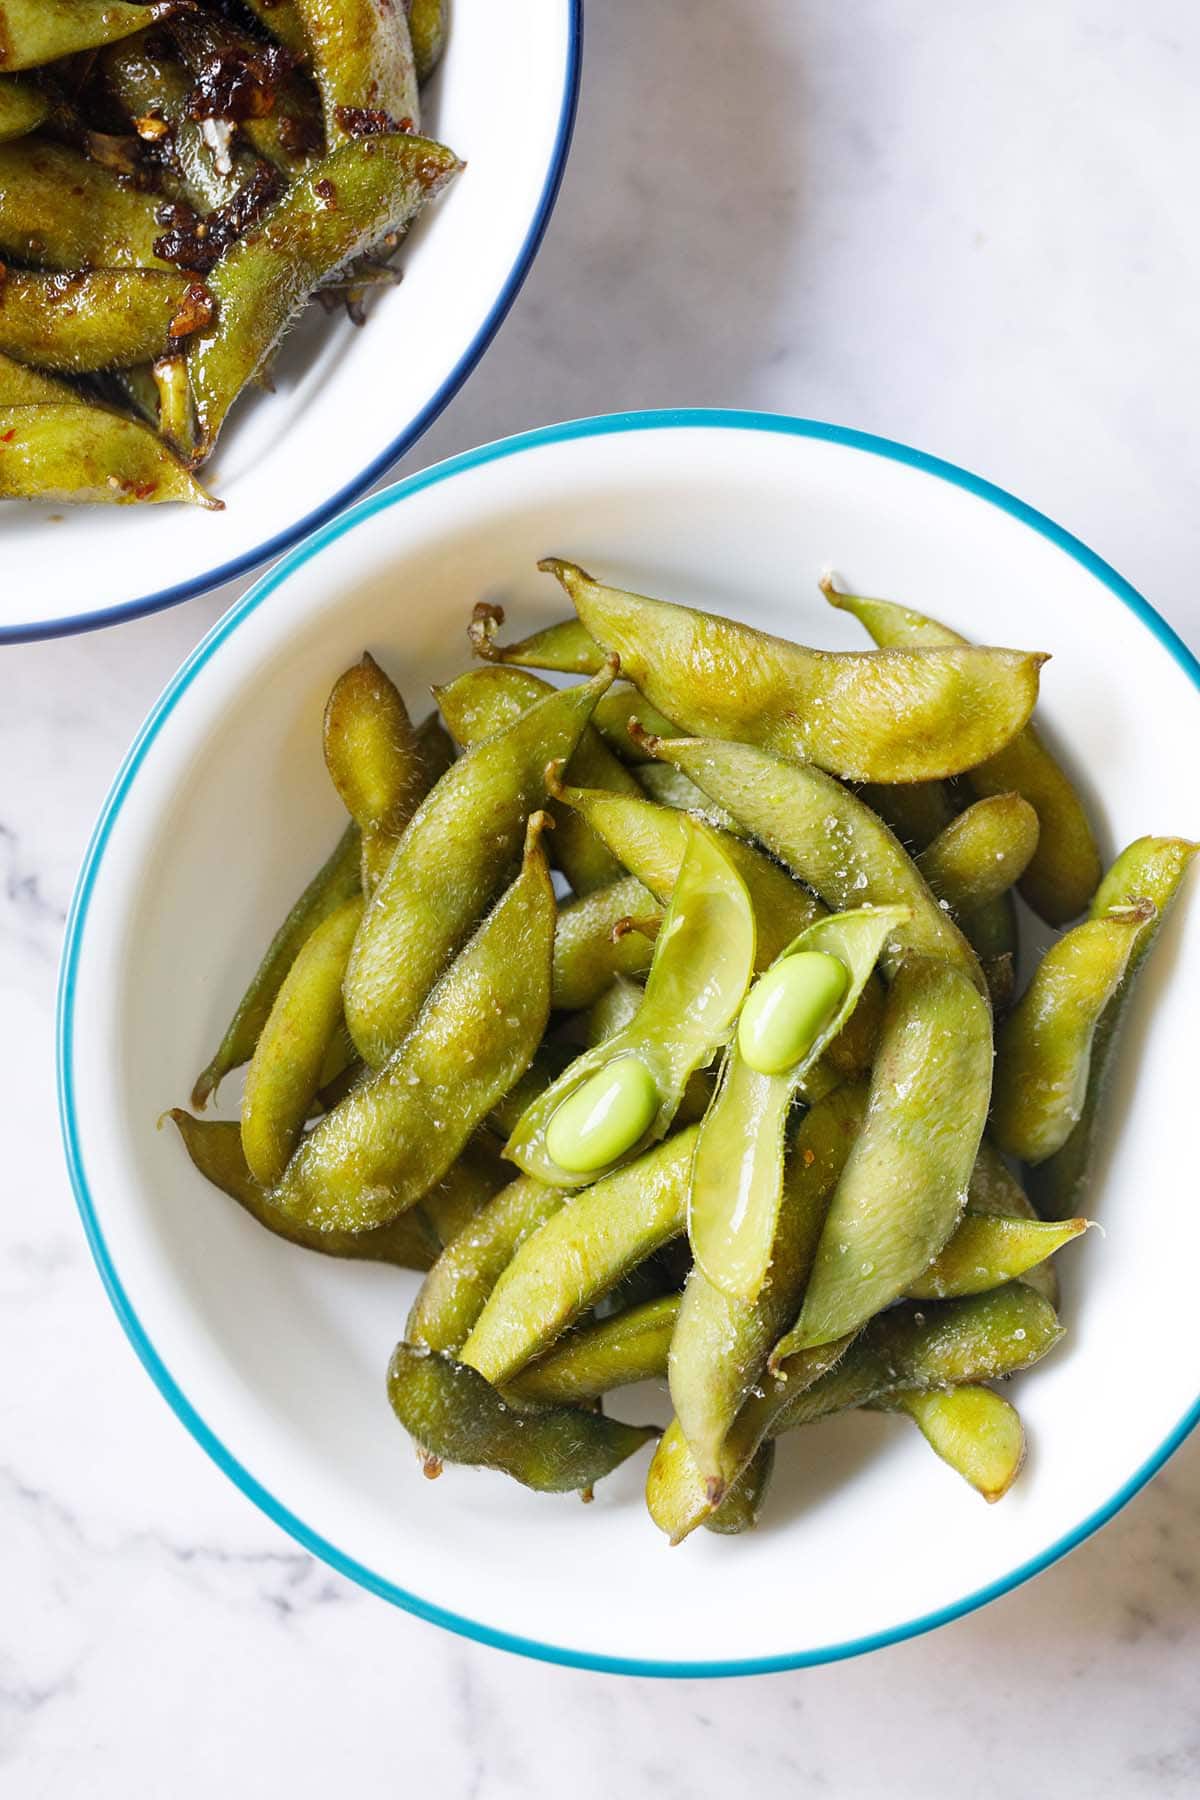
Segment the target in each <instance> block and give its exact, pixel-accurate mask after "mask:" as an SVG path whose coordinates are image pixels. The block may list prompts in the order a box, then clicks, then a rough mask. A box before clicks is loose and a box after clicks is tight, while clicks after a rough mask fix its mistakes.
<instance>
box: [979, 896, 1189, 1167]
mask: <svg viewBox="0 0 1200 1800" xmlns="http://www.w3.org/2000/svg"><path fill="white" fill-rule="evenodd" d="M1154 917H1155V906H1154V902H1153V901H1152V900H1141V899H1139V900H1135V901H1133V902H1132V903H1131V904H1130V905H1128V906H1121V907H1114V908H1113V909H1112V910H1111V911H1109V912H1107V913H1105V914H1103V915H1102V916H1101V917H1099V918H1096V919H1088V920H1085V922H1084V923H1083V924H1082V925H1076V926H1075V927H1074V929H1073V930H1071V931H1068V932H1067V933H1066V935H1065V937H1061V938H1059V940H1058V942H1057V943H1056V944H1052V945H1051V946H1050V948H1049V950H1047V952H1046V954H1045V956H1044V957H1043V958H1042V960H1041V962H1040V963H1039V964H1038V967H1037V969H1036V970H1035V972H1034V976H1033V980H1032V981H1031V982H1030V984H1029V986H1028V987H1027V988H1026V990H1025V992H1024V994H1023V995H1022V996H1021V998H1020V1000H1019V1001H1018V1002H1017V1004H1016V1006H1015V1007H1014V1008H1013V1010H1012V1012H1011V1013H1010V1014H1009V1016H1008V1018H1007V1019H1006V1020H1005V1021H1004V1023H1003V1025H1002V1026H1001V1027H1000V1030H999V1032H998V1033H997V1036H996V1083H995V1092H994V1094H993V1096H992V1135H993V1137H994V1138H995V1140H996V1142H997V1144H998V1145H999V1146H1000V1148H1001V1150H1006V1151H1007V1152H1008V1153H1009V1155H1010V1156H1019V1157H1020V1158H1021V1160H1022V1162H1027V1163H1040V1162H1045V1160H1046V1158H1047V1157H1048V1156H1053V1155H1054V1152H1055V1151H1056V1150H1061V1149H1062V1147H1063V1145H1064V1144H1065V1143H1066V1141H1067V1139H1068V1138H1069V1137H1070V1135H1071V1132H1072V1131H1073V1130H1074V1128H1075V1126H1076V1124H1077V1123H1078V1121H1079V1119H1080V1117H1081V1115H1082V1113H1083V1107H1084V1102H1085V1100H1086V1098H1087V1087H1088V1075H1089V1072H1090V1069H1091V1060H1092V1040H1093V1038H1094V1036H1095V1032H1096V1027H1097V1026H1098V1024H1099V1022H1100V1018H1101V1016H1102V1014H1103V1012H1104V1009H1105V1007H1106V1006H1107V1005H1108V1004H1109V1002H1110V1001H1111V1000H1112V998H1113V996H1114V995H1115V994H1116V992H1117V990H1118V988H1119V987H1120V985H1121V981H1122V978H1123V977H1124V974H1125V968H1126V964H1127V963H1128V961H1129V958H1130V956H1131V954H1132V952H1133V947H1134V944H1135V943H1136V941H1137V939H1138V937H1139V936H1140V934H1141V932H1142V931H1143V930H1144V929H1145V928H1146V926H1147V925H1148V924H1149V923H1150V922H1151V921H1152V920H1153V919H1154Z"/></svg>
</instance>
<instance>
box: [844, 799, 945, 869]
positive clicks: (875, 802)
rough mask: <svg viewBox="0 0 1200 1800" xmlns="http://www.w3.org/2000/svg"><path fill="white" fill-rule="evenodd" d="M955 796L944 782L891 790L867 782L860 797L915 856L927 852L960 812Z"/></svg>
mask: <svg viewBox="0 0 1200 1800" xmlns="http://www.w3.org/2000/svg"><path fill="white" fill-rule="evenodd" d="M951 792H952V790H951V789H950V787H949V786H948V785H947V784H946V782H944V781H908V782H901V783H899V784H897V785H895V786H890V787H889V786H886V785H885V784H883V783H881V782H876V781H865V782H863V784H862V786H861V787H860V788H859V790H858V797H859V799H860V800H861V801H863V802H864V804H865V805H867V806H869V807H870V808H871V811H872V812H875V813H878V814H879V817H880V818H881V819H882V820H883V822H884V824H885V825H886V826H887V828H888V830H889V831H890V832H892V834H893V835H894V836H895V837H898V838H899V839H900V842H901V843H902V844H903V845H904V847H905V849H906V850H908V851H909V852H910V853H911V854H913V855H915V854H916V853H917V852H918V851H921V850H925V849H927V848H928V846H929V845H930V844H932V842H933V840H934V838H935V837H937V836H938V834H939V832H943V831H945V829H946V827H947V825H949V824H950V823H951V821H952V820H953V819H954V817H955V813H956V811H957V808H956V807H955V804H954V801H953V799H952V798H951Z"/></svg>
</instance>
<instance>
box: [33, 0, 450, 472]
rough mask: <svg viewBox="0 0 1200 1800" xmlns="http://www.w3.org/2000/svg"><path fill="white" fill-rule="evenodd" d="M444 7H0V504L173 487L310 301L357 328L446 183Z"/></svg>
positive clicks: (345, 0) (88, 0)
mask: <svg viewBox="0 0 1200 1800" xmlns="http://www.w3.org/2000/svg"><path fill="white" fill-rule="evenodd" d="M444 5H445V0H250V4H249V6H248V8H247V9H246V14H245V19H244V21H243V22H242V23H238V22H237V21H236V19H235V16H234V12H233V11H231V9H230V8H229V7H227V6H225V5H223V4H220V3H219V0H150V3H149V4H147V3H144V0H143V3H141V4H113V3H112V0H6V3H5V4H4V5H3V6H2V7H0V258H3V259H4V260H3V262H0V499H25V500H32V499H37V500H53V501H57V502H87V501H92V502H105V503H110V504H115V505H127V504H145V503H160V502H164V501H184V502H187V503H190V504H192V505H197V506H205V507H209V508H217V507H219V506H220V504H221V502H219V501H217V500H214V499H213V497H212V496H211V494H209V493H208V492H207V490H206V489H205V488H204V487H202V486H201V484H200V482H199V481H198V480H197V478H196V475H195V470H196V469H198V468H199V467H200V465H201V464H202V463H203V462H205V461H206V459H207V458H208V456H209V455H210V454H211V452H212V450H213V447H214V445H215V444H216V441H217V436H218V433H219V432H220V430H221V427H222V425H223V424H224V421H225V418H226V415H227V414H228V412H229V410H230V408H231V407H232V406H233V404H234V402H235V401H236V399H237V398H238V396H239V394H241V393H242V392H243V391H244V390H245V389H246V388H247V387H248V386H249V385H250V384H251V383H253V382H258V383H259V384H261V385H268V386H269V368H270V363H271V360H272V358H273V356H274V354H275V351H276V350H277V348H278V345H279V342H280V340H281V339H282V337H283V335H284V333H285V332H286V331H287V330H288V328H289V326H290V325H291V324H292V322H293V320H294V319H295V317H296V314H297V313H298V312H299V310H300V309H301V307H302V306H303V304H304V302H305V301H306V300H308V299H309V297H310V296H311V295H313V294H319V296H320V298H321V299H322V300H323V301H324V302H325V304H326V305H327V306H333V305H335V304H341V303H342V302H344V303H345V305H346V307H347V308H348V310H349V312H350V315H351V317H352V318H354V319H356V320H357V321H359V322H361V320H362V317H363V303H364V300H365V297H366V295H367V293H368V292H369V290H370V289H371V288H372V287H376V286H379V285H382V284H386V283H388V282H391V281H394V280H396V279H397V276H396V272H395V269H394V267H393V266H392V264H391V258H392V256H393V254H394V252H395V250H396V249H397V247H398V246H399V243H400V240H401V237H402V236H403V234H404V232H405V231H406V230H407V229H408V227H409V225H410V224H411V222H412V220H413V219H414V218H415V217H416V215H417V214H418V213H419V212H420V211H421V209H422V208H423V207H424V206H425V205H426V204H427V203H428V202H429V201H430V200H431V199H433V198H434V196H435V195H437V194H438V193H440V192H441V191H442V189H443V188H445V187H446V186H447V184H448V183H449V182H450V181H452V180H453V178H454V177H455V175H457V173H458V171H459V169H460V167H461V164H460V163H459V161H458V158H457V157H456V156H455V155H454V153H453V152H452V151H451V150H448V149H446V147H445V146H444V145H442V144H437V143H434V142H432V141H431V140H429V139H427V138H424V137H422V136H421V135H420V118H421V100H420V84H421V83H422V82H423V81H425V80H426V79H427V78H428V76H429V75H431V74H432V73H433V70H434V69H435V68H436V66H437V63H438V60H439V58H440V56H441V52H442V45H443V39H444V35H445V16H444Z"/></svg>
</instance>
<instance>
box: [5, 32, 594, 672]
mask: <svg viewBox="0 0 1200 1800" xmlns="http://www.w3.org/2000/svg"><path fill="white" fill-rule="evenodd" d="M581 5H582V0H514V3H513V4H511V5H507V6H498V5H497V4H496V0H454V12H453V19H452V21H451V29H450V33H449V36H448V39H447V43H446V54H445V58H444V61H443V64H442V67H441V68H440V69H439V71H438V73H437V75H436V76H435V78H434V80H433V81H432V82H431V84H430V86H429V89H428V98H427V103H426V108H425V114H424V118H423V128H424V129H425V130H426V131H427V132H428V133H429V134H430V135H432V136H435V137H439V138H441V139H442V140H443V141H444V142H446V143H448V144H450V145H452V146H453V148H454V149H455V150H456V151H457V152H458V154H459V155H460V156H461V157H463V158H464V159H465V160H466V162H467V165H468V166H467V168H466V169H465V170H464V172H463V173H462V174H461V175H460V176H459V177H458V179H457V181H455V182H454V184H453V185H452V187H451V188H450V190H449V192H448V193H446V194H444V195H443V196H442V197H441V199H440V200H438V201H436V202H435V203H434V205H433V207H432V208H431V209H430V211H429V213H428V215H427V216H426V217H425V218H423V219H422V220H421V221H420V223H419V224H418V225H417V227H416V229H415V230H414V231H413V233H412V236H411V238H410V239H409V241H408V242H407V243H406V245H405V246H404V248H403V250H402V252H401V259H402V261H401V266H402V267H403V270H404V279H403V281H402V282H401V283H400V285H399V286H398V287H396V288H392V289H387V290H383V291H381V292H379V293H378V294H376V295H375V296H374V297H373V298H372V300H371V302H370V305H369V309H368V310H369V319H368V323H367V325H366V326H365V327H363V328H362V329H361V330H360V329H357V328H356V327H355V326H353V325H351V323H350V322H349V320H348V319H347V318H346V317H345V316H344V315H342V316H330V315H327V314H326V313H324V312H323V311H322V310H321V309H320V308H319V307H310V308H309V309H308V311H307V312H306V313H305V315H304V317H303V319H302V320H301V322H300V323H299V325H298V326H297V327H296V329H295V330H294V331H293V332H291V333H290V334H289V336H288V337H287V339H286V340H285V343H284V347H283V349H282V351H281V353H280V356H279V359H278V362H277V363H276V365H275V367H274V369H273V371H272V375H273V379H274V382H275V392H274V393H273V394H253V395H251V396H248V397H245V398H243V399H242V400H241V401H240V402H239V403H238V406H237V408H236V410H235V411H234V413H233V414H232V415H231V417H230V420H229V423H228V424H227V426H226V428H225V431H224V432H223V434H222V437H221V442H220V444H219V446H218V449H217V452H216V454H215V455H214V457H213V459H212V462H211V463H210V464H209V465H208V467H207V469H206V471H205V479H206V480H207V479H209V477H211V485H212V488H213V491H214V492H215V493H216V494H218V495H219V496H220V498H221V499H222V500H224V502H225V510H224V512H220V513H213V512H205V511H203V510H202V509H200V508H198V507H184V506H158V507H151V506H125V507H103V506H79V507H62V506H42V505H36V504H31V505H27V506H26V505H22V506H16V505H8V506H5V507H3V508H2V509H0V543H2V544H3V553H4V579H3V580H2V581H0V643H3V642H4V641H5V640H19V639H22V638H31V637H47V636H53V635H55V634H57V633H62V632H69V631H83V630H87V629H89V628H91V627H92V626H96V625H108V624H114V623H116V622H117V621H118V620H120V619H128V618H135V617H137V616H138V615H139V614H141V613H146V612H153V611H154V610H156V609H157V608H158V607H161V606H171V605H173V604H175V602H177V601H180V600H187V599H190V598H191V597H192V596H193V595H195V594H201V593H204V592H206V591H207V590H208V589H209V588H213V587H216V586H218V585H219V584H220V583H221V582H223V581H229V580H232V579H233V578H234V577H235V576H237V575H243V574H245V573H247V572H248V571H249V570H251V569H253V568H255V567H257V566H258V564H260V563H263V562H266V561H267V560H268V558H270V557H273V556H278V555H279V554H280V552H281V551H284V550H286V549H288V548H289V547H290V546H291V545H292V544H295V543H298V542H299V541H300V539H301V538H302V537H304V536H306V535H307V534H308V533H309V532H311V531H313V530H315V529H316V527H317V526H319V525H322V524H324V522H325V521H326V520H327V519H331V518H332V517H333V516H334V514H335V513H336V512H338V511H339V510H340V509H341V508H342V507H344V506H346V505H347V504H348V503H349V502H350V501H351V500H355V499H357V498H358V496H359V495H360V494H363V493H365V492H366V490H367V488H368V487H369V486H370V485H371V483H372V482H373V481H377V480H378V479H379V477H380V476H381V475H383V474H384V473H385V472H386V471H387V470H388V469H389V468H390V467H391V466H392V464H393V463H394V462H395V461H396V460H397V458H399V457H400V456H402V455H403V454H404V452H405V451H406V450H408V449H409V448H411V446H412V445H413V444H414V443H415V442H416V440H417V439H418V438H419V437H420V436H421V433H422V432H423V431H425V430H426V429H427V428H428V426H429V425H431V424H432V423H433V421H434V419H435V418H436V417H437V415H438V414H439V412H441V410H442V408H443V407H444V406H445V405H446V404H447V402H448V401H449V400H450V399H451V398H452V396H453V395H454V394H455V393H456V392H457V390H458V388H459V387H460V386H461V384H462V382H463V381H465V379H466V377H467V376H468V375H469V374H470V372H471V370H472V369H473V368H474V367H475V364H476V363H477V362H478V361H479V358H480V357H481V356H482V354H483V352H484V351H485V350H486V348H487V346H488V344H489V343H490V342H491V339H492V337H493V335H494V333H495V332H496V330H497V328H498V327H499V325H500V323H501V321H502V320H503V318H504V315H505V314H506V313H507V311H508V309H509V307H510V306H511V305H512V302H513V300H514V299H515V298H516V295H517V293H518V291H519V290H520V286H521V283H522V281H523V280H524V279H525V276H526V274H527V273H528V270H529V267H530V265H531V263H532V261H533V258H534V255H535V254H536V252H537V248H538V245H539V243H540V242H541V238H542V233H543V232H544V231H545V228H546V224H547V222H548V220H549V217H550V213H551V210H552V209H553V206H554V200H555V197H556V195H557V192H558V185H559V182H560V180H561V178H562V172H563V168H564V166H565V164H566V158H567V151H568V148H569V145H570V139H571V127H572V125H573V122H574V116H575V102H576V98H577V95H578V87H579V58H580V38H581V28H582V27H581Z"/></svg>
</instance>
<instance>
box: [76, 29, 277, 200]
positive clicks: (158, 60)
mask: <svg viewBox="0 0 1200 1800" xmlns="http://www.w3.org/2000/svg"><path fill="white" fill-rule="evenodd" d="M100 66H101V69H102V70H103V74H104V81H105V84H106V86H107V87H108V89H109V91H110V93H111V94H112V96H113V98H114V100H115V101H116V102H117V105H118V106H119V107H120V108H121V110H122V112H124V113H125V115H126V116H127V118H128V119H129V121H130V123H131V124H132V126H133V129H134V130H135V131H136V132H137V135H138V136H139V137H143V138H149V140H150V141H151V142H152V143H153V142H161V141H162V140H163V139H164V138H165V139H166V140H167V141H168V143H169V145H170V150H171V154H172V157H173V160H174V162H175V164H176V165H177V166H178V170H179V174H180V175H181V176H182V179H183V193H184V196H185V198H186V199H187V201H188V203H189V204H190V205H191V206H192V207H193V208H194V209H195V210H196V212H197V213H199V214H200V215H201V217H203V216H204V215H205V214H206V213H210V212H215V211H216V210H217V208H218V207H222V206H226V205H228V203H229V202H230V201H231V200H232V199H233V197H234V195H235V194H236V193H237V191H238V189H239V187H240V186H241V185H242V183H243V182H244V181H246V180H248V179H249V177H250V176H251V175H253V173H254V170H255V168H256V167H257V163H256V161H255V159H254V157H252V156H250V155H248V154H247V153H246V152H245V151H244V150H242V149H241V148H240V147H239V146H238V144H237V143H236V142H234V143H231V144H230V145H229V146H228V150H227V153H226V154H218V152H217V149H216V147H215V146H214V143H213V139H212V134H211V130H210V129H209V128H208V123H209V122H206V121H204V120H201V119H194V118H193V117H192V116H191V112H190V110H189V105H188V102H189V100H190V99H191V96H192V93H193V91H194V83H193V80H192V77H191V76H190V75H189V73H188V72H187V70H186V69H185V68H184V67H183V65H182V64H181V63H179V62H177V61H176V60H175V59H174V58H173V57H171V56H169V55H166V54H164V52H163V49H162V47H161V45H160V43H159V36H158V34H157V33H145V34H143V35H142V36H140V37H135V38H132V39H129V40H128V41H126V42H124V43H119V44H114V45H112V46H111V48H109V49H108V50H106V51H105V53H104V55H103V57H102V58H101V63H100Z"/></svg>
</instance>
